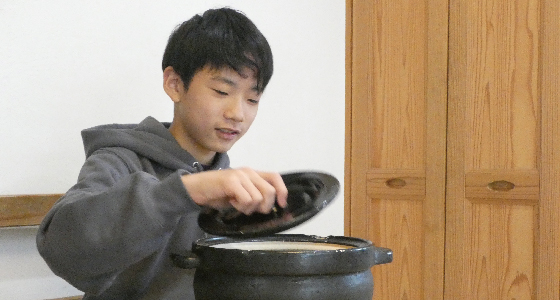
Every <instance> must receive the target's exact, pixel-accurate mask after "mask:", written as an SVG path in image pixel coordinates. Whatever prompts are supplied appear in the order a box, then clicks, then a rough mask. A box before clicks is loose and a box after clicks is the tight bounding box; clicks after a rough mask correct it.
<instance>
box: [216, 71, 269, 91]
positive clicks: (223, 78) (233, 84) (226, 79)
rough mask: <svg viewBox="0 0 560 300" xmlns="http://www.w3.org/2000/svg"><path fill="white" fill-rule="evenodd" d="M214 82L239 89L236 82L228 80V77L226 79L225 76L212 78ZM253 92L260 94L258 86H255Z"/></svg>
mask: <svg viewBox="0 0 560 300" xmlns="http://www.w3.org/2000/svg"><path fill="white" fill-rule="evenodd" d="M212 80H213V81H219V82H223V83H225V84H227V85H229V86H232V87H237V82H235V81H233V80H231V79H229V78H227V77H224V76H220V75H217V76H213V77H212ZM251 90H252V91H254V92H257V93H258V92H259V89H258V88H257V86H256V85H255V86H253V87H252V88H251Z"/></svg>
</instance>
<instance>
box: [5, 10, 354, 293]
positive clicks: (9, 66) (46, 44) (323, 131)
mask: <svg viewBox="0 0 560 300" xmlns="http://www.w3.org/2000/svg"><path fill="white" fill-rule="evenodd" d="M220 6H230V7H233V8H236V9H239V10H241V11H244V12H245V13H246V14H247V15H248V16H249V18H251V19H252V20H253V21H254V22H255V23H256V25H257V26H258V27H259V28H260V29H261V31H262V32H263V33H264V34H265V36H266V37H267V39H268V41H269V43H270V45H271V47H272V51H273V54H274V59H275V71H274V75H273V77H272V80H271V82H270V84H269V86H268V87H267V90H266V91H265V94H264V95H263V98H262V102H261V105H260V111H259V115H258V116H257V119H256V121H255V122H254V123H253V124H254V125H253V127H252V128H251V130H250V131H249V133H248V134H247V135H246V136H245V137H244V138H243V139H242V140H241V141H240V142H239V143H238V144H237V145H236V146H234V148H233V149H232V150H231V151H230V156H231V159H232V166H234V167H235V166H250V167H253V168H256V169H262V170H275V171H280V172H288V171H294V170H310V169H311V170H322V171H326V172H329V173H332V174H334V175H335V176H336V177H337V178H339V180H340V181H341V183H343V182H342V180H343V172H344V26H345V24H344V22H345V21H344V18H345V1H344V0H282V1H280V0H278V1H261V0H237V1H235V0H230V1H207V0H195V1H193V0H191V1H179V0H169V1H147V0H142V1H112V0H100V1H88V2H86V1H62V0H58V1H56V0H51V1H32V0H19V1H2V2H0V126H1V127H0V128H1V129H0V144H1V145H2V146H1V147H0V170H2V172H0V195H14V194H36V193H64V192H65V191H66V190H67V189H68V188H69V187H70V186H71V185H72V184H73V183H74V182H75V180H76V177H77V174H78V171H79V168H80V167H81V164H82V162H83V160H84V154H83V149H82V143H81V139H80V130H81V129H83V128H87V127H91V126H95V125H99V124H104V123H137V122H139V121H141V120H142V119H143V118H144V117H145V116H148V115H152V116H154V117H156V118H157V119H159V120H161V121H170V120H171V117H172V102H171V101H170V100H169V99H168V98H167V96H166V95H165V93H164V92H163V90H162V87H161V85H162V78H161V77H162V74H161V67H160V66H161V56H162V53H163V50H164V47H165V44H166V41H167V38H168V36H169V34H170V33H171V31H172V29H173V28H174V27H175V26H176V25H177V24H179V23H181V22H182V21H184V20H186V19H188V18H190V17H191V16H192V15H194V14H196V13H200V12H203V11H204V10H206V9H208V8H212V7H220ZM342 194H343V191H342V190H341V191H340V194H339V196H338V197H337V199H335V201H334V202H333V203H332V204H331V205H330V206H329V207H327V209H325V211H324V212H322V213H321V214H319V215H318V216H317V217H316V218H314V219H312V220H311V221H309V222H307V223H305V224H303V225H301V226H300V227H298V228H295V229H293V230H291V231H290V232H297V233H305V234H316V235H343V234H344V223H343V205H344V204H343V197H342ZM0 213H1V212H0ZM35 231H36V228H35V227H27V228H11V229H2V230H0V299H45V298H54V297H60V296H65V295H71V294H75V293H76V291H75V290H74V289H73V288H72V287H71V286H69V285H68V284H67V283H65V282H64V281H62V280H61V279H59V278H58V277H56V276H54V275H53V274H52V273H51V272H50V270H48V268H47V267H46V265H45V264H44V262H43V261H42V260H41V258H40V257H39V255H38V254H37V251H36V249H35V245H34V235H35Z"/></svg>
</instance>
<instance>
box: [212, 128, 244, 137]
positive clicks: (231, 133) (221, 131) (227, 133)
mask: <svg viewBox="0 0 560 300" xmlns="http://www.w3.org/2000/svg"><path fill="white" fill-rule="evenodd" d="M216 131H217V132H218V135H219V136H220V137H221V138H223V139H226V140H231V139H234V138H236V137H237V136H238V135H239V134H240V133H241V131H239V130H236V129H231V128H216Z"/></svg>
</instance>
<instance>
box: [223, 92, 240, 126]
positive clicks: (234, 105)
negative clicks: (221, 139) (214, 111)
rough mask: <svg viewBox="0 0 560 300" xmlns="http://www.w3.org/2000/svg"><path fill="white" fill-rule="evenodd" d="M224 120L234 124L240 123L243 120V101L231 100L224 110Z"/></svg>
mask: <svg viewBox="0 0 560 300" xmlns="http://www.w3.org/2000/svg"><path fill="white" fill-rule="evenodd" d="M224 118H226V119H228V120H232V121H236V122H242V121H243V120H244V119H245V114H244V111H243V99H241V98H237V97H236V98H231V99H230V100H229V101H228V102H227V104H226V107H225V109H224Z"/></svg>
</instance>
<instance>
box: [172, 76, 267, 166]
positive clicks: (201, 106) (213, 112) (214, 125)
mask: <svg viewBox="0 0 560 300" xmlns="http://www.w3.org/2000/svg"><path fill="white" fill-rule="evenodd" d="M168 69H171V70H168ZM256 86H257V81H256V79H255V77H254V72H253V71H252V70H250V69H244V70H243V72H242V75H240V74H238V73H237V72H236V71H234V70H233V69H231V68H222V69H219V70H215V69H212V68H210V67H205V68H203V69H202V70H200V71H198V72H196V73H195V75H194V76H193V78H192V81H191V83H190V85H189V87H188V89H187V90H185V87H184V85H183V82H182V81H181V79H180V77H179V75H177V74H176V73H175V72H174V71H173V69H172V68H167V69H166V70H165V71H164V88H165V90H166V92H167V94H168V95H169V96H170V97H171V99H172V100H173V101H174V102H175V112H174V118H173V123H172V125H171V128H170V131H171V133H172V134H173V136H174V137H175V139H177V141H178V142H179V144H180V145H181V147H182V148H183V149H185V150H187V151H189V153H191V154H192V155H193V156H194V157H195V158H196V159H197V160H198V161H199V162H200V163H203V164H209V163H210V162H211V161H212V159H213V158H214V155H215V154H216V152H226V151H228V150H229V149H230V148H231V147H232V146H233V144H235V142H237V140H239V139H240V138H241V137H242V136H243V135H244V134H245V132H247V130H248V129H249V127H250V126H251V124H252V123H253V120H254V119H255V117H256V115H257V110H258V107H259V100H260V96H261V94H260V93H258V92H257V90H256Z"/></svg>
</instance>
